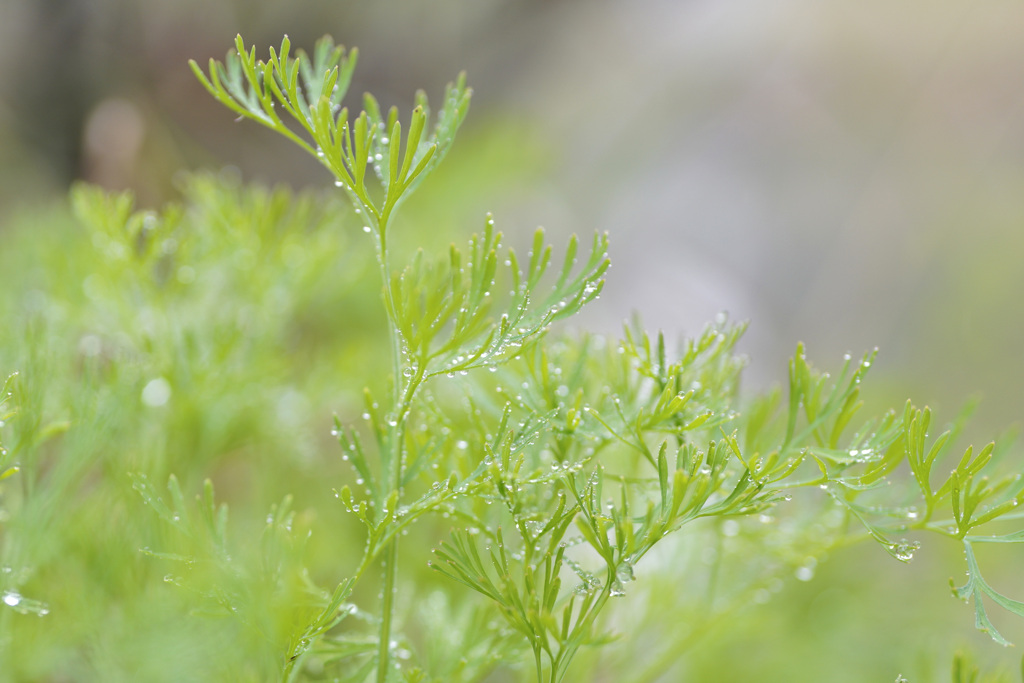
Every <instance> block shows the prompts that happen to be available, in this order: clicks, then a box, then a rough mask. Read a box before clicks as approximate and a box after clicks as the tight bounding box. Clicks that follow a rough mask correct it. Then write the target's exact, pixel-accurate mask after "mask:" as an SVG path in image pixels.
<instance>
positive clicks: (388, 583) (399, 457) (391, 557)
mask: <svg viewBox="0 0 1024 683" xmlns="http://www.w3.org/2000/svg"><path fill="white" fill-rule="evenodd" d="M387 218H388V216H387V213H386V212H385V213H384V214H383V215H381V216H380V218H379V219H378V221H377V235H376V237H377V240H378V242H377V244H378V247H379V249H378V252H377V262H378V265H379V266H380V277H381V282H382V285H383V288H384V299H385V306H386V309H387V317H388V336H389V338H390V340H391V371H392V380H391V387H392V399H391V412H390V414H389V416H388V423H389V438H388V442H387V447H388V450H389V451H390V452H389V453H386V454H382V455H384V458H383V460H384V462H385V465H386V469H387V471H388V473H389V474H390V479H391V481H390V482H389V483H390V485H391V488H390V491H387V492H386V493H385V494H384V496H383V500H387V499H388V498H389V497H390V494H392V493H394V494H396V499H395V508H396V510H397V508H398V506H399V504H400V498H401V490H402V476H403V472H402V469H403V461H404V458H403V453H402V450H403V448H404V446H403V442H404V438H405V418H406V415H407V413H408V407H409V403H410V402H411V400H412V396H413V394H414V392H415V385H414V382H415V378H414V380H413V381H412V382H410V385H409V386H408V387H406V389H405V390H404V391H403V389H402V386H401V378H402V376H403V375H402V371H403V369H404V368H403V361H402V339H401V332H400V331H399V328H398V323H397V321H396V319H395V317H396V315H397V313H396V311H395V306H394V293H393V292H392V291H391V268H390V266H389V264H388V253H387V241H386V237H385V235H386V234H387ZM381 502H383V501H381ZM396 510H383V509H382V513H383V514H395V512H396ZM382 564H383V578H382V588H381V590H382V591H383V594H382V601H381V620H380V641H379V643H378V644H377V683H386V682H387V678H388V671H389V669H390V668H391V627H392V621H393V619H394V612H395V590H396V582H397V578H398V537H397V536H395V537H394V538H392V539H391V540H390V541H388V544H387V548H386V549H385V551H384V560H383V563H382Z"/></svg>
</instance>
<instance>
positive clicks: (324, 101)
mask: <svg viewBox="0 0 1024 683" xmlns="http://www.w3.org/2000/svg"><path fill="white" fill-rule="evenodd" d="M290 52H291V43H290V41H289V40H288V37H287V36H286V37H285V38H284V40H283V41H282V43H281V48H280V50H279V51H275V50H274V48H271V49H270V58H269V59H268V60H267V61H263V60H259V59H257V58H256V48H255V47H250V48H248V49H247V48H246V46H245V43H244V42H243V40H242V37H241V36H238V37H237V38H236V40H235V50H233V51H230V52H229V53H228V55H227V57H226V58H225V60H224V62H223V63H221V62H218V61H216V60H213V59H211V60H210V64H209V76H207V75H206V74H205V73H204V72H203V70H202V69H201V68H200V67H199V65H198V64H196V63H195V62H194V61H193V62H191V63H190V64H191V66H192V71H193V72H194V73H195V74H196V77H197V78H198V79H199V80H200V82H201V83H202V84H203V85H204V86H205V87H206V89H207V90H208V91H209V92H210V93H211V94H212V95H213V96H214V97H215V98H216V99H217V100H218V101H219V102H221V103H222V104H224V105H225V106H226V107H228V108H229V109H231V110H232V111H234V112H236V113H237V114H239V116H240V117H243V118H247V119H251V120H253V121H257V122H258V123H260V124H262V125H264V126H267V127H268V128H270V129H272V130H274V131H276V132H278V133H280V134H281V135H284V136H285V137H287V138H288V139H289V140H292V141H293V142H294V143H296V144H297V145H298V146H299V147H301V148H302V149H304V150H306V151H307V152H309V153H310V154H313V155H314V156H316V158H317V159H319V160H320V161H321V163H322V164H323V165H324V166H325V167H326V168H327V169H328V170H329V171H330V172H331V173H332V174H333V175H334V176H335V178H336V180H335V184H336V185H337V186H338V187H340V188H343V189H344V191H345V193H346V194H347V195H348V196H349V198H350V199H351V200H352V202H353V204H354V205H355V207H356V209H357V211H358V212H359V213H361V214H363V215H364V217H365V219H366V221H367V223H368V225H366V226H365V228H364V229H365V230H366V231H367V232H371V231H372V232H374V233H375V234H376V236H377V238H378V239H379V240H380V243H381V245H382V247H383V245H384V243H385V241H386V238H387V235H386V232H387V225H388V222H389V219H390V218H391V215H392V213H393V212H394V211H395V209H396V208H397V207H398V205H399V204H400V203H401V201H403V200H404V199H405V198H406V197H408V196H409V195H410V194H411V192H412V191H413V190H414V189H415V188H416V186H417V185H418V184H419V182H420V181H421V180H422V179H423V178H424V177H425V176H426V174H428V173H429V172H430V171H431V170H432V169H434V168H435V167H436V166H437V165H438V164H439V163H440V162H441V160H442V159H443V158H444V156H445V155H446V154H447V153H448V150H449V149H450V148H451V145H452V143H453V141H454V139H455V133H456V131H457V130H458V128H459V125H460V124H461V123H462V120H463V119H464V118H465V116H466V112H467V111H468V110H469V98H470V94H471V91H470V90H468V89H467V88H466V79H465V75H460V76H459V78H458V80H457V81H456V82H454V83H452V84H449V85H448V88H447V89H446V91H445V94H444V104H443V106H442V108H441V110H440V111H439V112H438V115H437V120H436V123H435V126H434V129H433V130H432V131H430V132H429V133H428V131H427V123H428V121H429V120H430V105H429V102H428V101H427V96H426V95H425V94H424V93H423V92H422V91H420V92H417V93H416V107H415V108H414V109H413V111H412V115H411V118H410V121H409V129H408V131H406V136H405V139H404V141H403V139H402V124H401V123H400V122H399V121H398V110H397V108H395V107H392V108H391V109H390V110H389V111H388V113H387V115H386V116H385V115H384V114H382V112H381V109H380V105H379V104H378V103H377V101H376V99H374V97H373V96H372V95H370V94H366V95H365V96H364V103H363V104H364V110H363V111H362V112H360V114H359V115H358V116H356V117H355V119H354V120H352V121H350V120H349V111H348V108H347V107H344V106H342V104H341V102H342V100H343V99H344V97H345V95H346V93H347V92H348V88H349V85H350V83H351V81H352V72H353V70H354V69H355V66H356V61H357V59H358V56H359V53H358V51H357V50H352V51H351V52H350V53H347V54H346V51H345V48H344V47H342V46H335V45H334V43H333V41H332V40H331V39H330V38H326V37H325V38H323V39H322V40H320V41H319V42H318V43H317V45H316V49H315V50H314V52H313V56H312V57H310V56H309V55H307V54H306V53H304V52H303V51H302V50H299V51H298V53H297V55H296V56H295V57H294V58H293V57H291V56H290ZM277 105H281V109H283V110H284V111H286V112H287V113H288V115H289V116H290V117H291V118H292V119H293V120H294V121H295V122H297V123H298V124H299V126H301V128H302V130H303V131H304V132H305V133H306V135H307V136H308V138H306V137H302V136H301V135H300V134H298V133H296V132H294V131H293V130H292V129H291V128H289V127H288V126H287V125H286V124H285V123H284V121H282V120H281V117H280V115H279V114H278V110H277ZM367 168H372V169H373V171H374V173H375V174H376V176H377V178H378V179H379V181H380V185H379V188H373V187H368V186H367V183H366V181H367V179H368V178H367V173H366V172H367ZM375 190H379V191H378V192H374V191H375Z"/></svg>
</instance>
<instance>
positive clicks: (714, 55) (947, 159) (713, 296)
mask: <svg viewBox="0 0 1024 683" xmlns="http://www.w3.org/2000/svg"><path fill="white" fill-rule="evenodd" d="M1022 27H1024V6H1021V5H1020V4H1018V3H1005V2H1002V3H980V4H979V3H971V2H966V1H963V0H940V1H938V2H924V1H923V0H911V1H909V2H903V3H897V4H892V3H886V2H880V1H877V0H876V1H872V2H863V3H846V2H837V1H832V2H810V1H809V0H790V1H786V2H776V3H760V2H753V1H751V0H736V1H728V2H720V1H714V2H712V1H710V0H691V1H686V2H664V1H656V0H639V1H630V2H626V1H624V0H618V1H613V0H606V1H600V2H583V1H582V0H561V1H558V2H554V1H546V2H539V1H533V2H510V1H509V0H475V1H474V2H457V1H455V0H447V1H443V0H442V1H434V2H422V3H409V2H396V1H395V0H384V1H378V2H343V1H341V0H303V2H301V3H296V2H275V1H269V0H258V1H248V0H247V1H242V0H229V1H222V2H208V1H207V2H200V1H199V0H177V1H175V2H169V1H167V0H139V1H128V0H4V2H3V3H2V4H0V58H2V60H3V63H4V64H5V65H6V68H5V69H3V70H2V72H0V215H8V214H9V213H11V212H12V211H14V210H16V207H19V206H24V205H27V204H31V203H32V202H37V203H38V202H45V201H49V199H48V198H52V197H60V196H62V195H63V193H64V190H65V188H66V187H67V185H68V183H69V182H70V181H72V180H74V179H76V178H84V179H87V180H89V181H92V182H96V183H99V184H101V185H103V186H105V187H108V188H111V189H122V188H131V189H133V190H134V191H135V192H136V193H137V195H138V196H139V198H140V201H141V203H142V204H143V205H155V204H158V203H160V202H163V201H165V200H167V199H169V198H173V197H174V196H175V185H174V178H175V174H176V173H178V172H179V171H181V170H182V169H197V168H209V167H214V168H216V167H220V166H223V165H225V164H231V165H235V166H238V167H239V168H240V169H241V171H242V174H243V177H245V178H246V179H247V180H253V181H263V182H270V183H274V182H281V181H287V182H288V183H290V184H292V185H297V186H302V185H308V184H313V185H326V184H328V183H327V181H328V179H327V178H326V177H324V175H323V174H322V173H321V171H320V169H319V168H318V166H317V165H316V164H315V163H314V162H313V161H312V160H310V159H307V158H304V156H303V154H302V153H301V152H300V151H299V150H297V149H293V148H292V147H291V146H290V145H289V143H287V141H285V140H283V139H278V138H277V137H276V136H274V135H273V134H271V133H269V132H268V131H265V130H261V129H258V127H256V126H254V125H251V124H248V123H247V124H237V123H235V122H234V121H233V119H232V117H231V115H230V113H229V112H227V111H225V110H224V109H223V108H222V107H220V105H218V104H217V103H215V102H214V101H213V100H212V99H211V98H210V97H209V96H208V95H207V94H206V93H205V92H204V91H203V90H202V88H201V87H200V86H199V85H198V84H197V83H196V81H195V79H194V78H193V76H192V74H191V73H190V72H189V69H188V67H187V65H186V62H187V60H188V59H189V58H195V59H197V61H199V62H200V63H202V64H205V62H206V60H207V59H208V58H209V57H211V56H215V57H221V56H222V55H223V54H224V52H225V51H226V49H227V48H228V47H230V45H231V44H232V40H233V38H234V36H235V34H236V33H241V34H242V35H243V36H244V37H245V39H246V41H247V43H250V44H255V45H257V46H258V53H259V54H262V55H265V54H266V50H267V48H268V46H269V45H272V44H279V42H280V40H281V35H282V34H285V33H287V34H288V35H289V36H290V37H291V39H292V42H293V44H294V45H296V46H306V47H307V48H310V47H312V44H313V42H314V41H315V39H316V38H317V37H319V36H320V35H321V34H323V33H331V34H332V35H333V36H334V37H335V39H336V40H338V41H339V42H342V43H344V44H346V45H349V46H353V45H357V46H359V47H360V48H361V58H360V65H359V68H358V69H357V71H356V81H355V83H354V86H353V92H356V93H359V92H362V91H367V90H368V91H373V92H374V93H375V94H376V95H377V96H378V98H379V99H380V100H381V102H382V103H385V104H397V105H399V107H401V108H402V109H403V111H405V112H407V111H408V104H409V103H410V102H411V100H412V95H413V93H414V91H415V90H416V89H417V88H423V89H425V90H426V91H427V93H428V94H429V95H431V96H433V97H435V98H436V97H437V96H438V95H439V93H440V92H441V89H442V87H443V85H444V83H445V82H446V81H448V80H450V79H451V78H452V77H454V76H455V74H457V73H458V71H459V70H461V69H466V70H468V72H469V75H470V83H471V84H472V85H473V86H474V88H475V91H476V94H475V97H474V105H473V112H472V113H471V115H470V119H469V121H468V123H467V132H466V133H465V135H464V140H463V141H462V142H461V146H460V144H457V145H456V151H455V153H454V154H453V159H457V160H456V161H452V162H451V163H453V164H459V163H461V164H463V166H464V170H465V166H466V165H469V166H470V167H472V169H473V172H472V173H467V176H481V177H487V174H491V175H492V176H493V177H494V178H496V180H495V181H494V182H492V183H491V184H489V185H488V184H482V185H481V184H479V183H477V184H465V183H460V182H450V183H448V184H447V185H444V184H442V185H439V187H444V188H445V190H446V191H447V192H448V193H449V196H447V197H445V198H444V201H441V200H438V199H435V201H436V202H437V203H438V204H440V205H444V204H446V203H447V204H448V205H451V206H462V207H470V208H471V209H472V210H473V211H476V210H477V209H478V208H481V207H482V208H483V209H489V208H494V209H495V211H496V213H497V214H498V219H499V222H500V223H501V224H502V227H503V228H504V229H505V230H506V231H508V232H511V233H515V232H518V231H527V230H529V229H531V228H532V227H534V226H535V225H536V224H544V225H546V226H548V227H549V228H551V229H553V230H556V231H562V230H564V231H566V232H568V231H577V232H581V233H587V232H590V231H592V230H594V229H598V230H609V231H610V232H611V234H612V240H613V252H612V254H613V262H614V269H613V271H612V273H611V276H610V278H609V283H608V286H607V288H606V290H605V296H604V297H603V299H602V300H601V301H600V302H598V304H597V305H595V306H594V307H593V308H592V309H591V310H590V311H589V312H588V313H587V314H586V319H585V321H584V323H583V324H586V325H590V326H594V327H598V328H600V329H605V330H608V331H615V330H616V329H617V326H618V323H619V321H620V320H621V319H623V318H624V317H626V316H628V315H629V314H630V312H631V311H633V310H636V311H639V312H640V313H641V314H642V315H643V316H644V318H645V319H646V321H647V323H648V325H650V326H654V327H661V328H665V329H666V330H668V331H669V332H670V333H676V332H695V331H696V330H697V329H698V328H699V327H700V326H701V325H702V324H703V322H704V321H706V320H708V319H710V318H711V317H713V316H714V315H715V314H716V313H717V312H719V311H722V310H727V311H729V313H730V315H731V316H732V317H733V318H737V319H749V320H750V321H751V328H750V332H749V333H748V337H747V339H746V341H745V344H746V346H745V349H746V351H747V352H748V353H749V354H750V356H751V357H752V359H753V361H752V367H751V370H750V373H749V375H748V377H749V381H750V383H751V384H752V385H753V386H758V387H760V386H764V385H765V384H767V383H769V382H776V381H780V380H782V379H783V378H784V377H785V365H784V363H785V358H786V356H787V355H788V354H790V353H791V352H792V349H793V348H794V347H795V344H796V342H797V341H798V340H804V341H806V342H807V343H808V345H809V349H810V353H811V355H812V357H813V358H816V359H818V360H819V362H820V364H822V365H826V366H833V367H834V366H835V365H837V364H838V362H839V358H840V357H841V355H842V354H843V353H844V352H846V351H850V352H852V353H854V354H857V353H859V352H861V351H862V350H864V349H868V348H871V347H874V346H876V345H877V346H879V347H881V355H880V357H879V363H878V370H877V371H876V372H877V375H879V376H880V377H876V379H875V384H876V387H878V388H877V389H876V391H877V392H878V393H879V394H880V395H881V396H882V397H883V398H884V400H886V401H890V400H893V399H896V400H898V399H899V398H900V397H901V396H906V395H908V394H909V395H912V396H914V397H915V400H918V401H920V402H922V403H923V402H926V401H934V402H937V403H938V404H939V407H940V409H941V410H940V415H942V416H944V417H951V416H952V415H953V413H954V412H955V411H956V410H957V409H958V408H959V404H960V402H961V400H962V399H963V398H964V397H966V396H967V395H968V394H972V393H975V392H980V393H981V394H982V395H983V396H984V397H985V401H984V402H983V404H982V407H981V409H980V411H979V424H980V425H981V427H979V431H980V432H984V433H985V435H986V436H987V435H991V434H992V433H994V431H995V430H996V428H997V427H999V426H1004V425H1006V424H1008V423H1009V422H1011V421H1014V420H1019V419H1020V418H1021V417H1022V414H1024V409H1022V405H1021V402H1022V398H1024V392H1022V391H1021V389H1020V387H1021V386H1022V385H1024V360H1022V358H1021V354H1020V353H1019V350H1020V349H1021V348H1024V310H1022V305H1021V303H1020V300H1021V294H1022V292H1024V269H1022V267H1021V263H1022V257H1024V40H1022V31H1024V29H1022ZM502 131H505V132H502ZM524 131H525V132H524ZM503 135H504V136H505V137H504V138H502V136H503ZM527 135H528V136H532V137H531V138H530V139H531V140H533V141H534V142H536V143H537V145H538V147H539V148H540V149H541V150H542V151H543V154H541V155H539V156H534V157H519V158H517V159H515V161H516V163H520V164H522V166H523V167H522V168H519V169H518V170H514V172H513V171H510V170H509V168H508V166H509V164H510V163H512V162H510V161H509V159H508V157H507V156H501V155H500V154H499V155H498V156H496V157H495V156H493V155H492V156H491V157H488V156H486V155H481V154H477V153H476V152H474V149H484V148H486V149H493V148H494V140H504V141H505V142H506V143H507V145H511V146H514V145H515V144H516V142H517V139H518V138H517V137H516V136H527ZM467 140H469V142H467ZM488 141H490V142H488ZM488 144H491V147H488ZM498 147H500V145H498ZM474 154H476V156H474ZM510 172H511V173H513V174H514V175H515V177H517V178H519V179H520V181H522V179H524V178H525V179H527V180H528V182H518V183H517V184H516V185H515V186H514V189H513V191H511V192H510V191H509V185H508V184H507V183H506V182H504V180H503V179H504V178H506V177H507V175H503V174H508V173H510ZM516 174H517V175H516ZM456 177H458V176H456ZM467 211H468V209H467ZM447 219H448V220H454V219H453V218H452V216H451V215H449V216H448V217H447ZM458 220H460V221H461V220H463V214H461V213H460V214H458ZM476 225H477V223H476V222H475V221H474V222H472V223H470V224H467V225H465V226H464V229H465V230H466V231H468V230H471V229H473V228H475V227H476ZM985 430H988V431H985Z"/></svg>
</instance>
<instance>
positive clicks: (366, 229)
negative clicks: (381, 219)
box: [363, 225, 372, 233]
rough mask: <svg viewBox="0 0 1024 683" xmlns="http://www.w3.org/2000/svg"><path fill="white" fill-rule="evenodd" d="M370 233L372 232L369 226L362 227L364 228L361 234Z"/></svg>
mask: <svg viewBox="0 0 1024 683" xmlns="http://www.w3.org/2000/svg"><path fill="white" fill-rule="evenodd" d="M371 231H372V230H371V228H370V226H369V225H364V226H363V232H367V233H368V232H371Z"/></svg>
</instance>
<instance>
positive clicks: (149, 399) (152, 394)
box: [142, 377, 171, 408]
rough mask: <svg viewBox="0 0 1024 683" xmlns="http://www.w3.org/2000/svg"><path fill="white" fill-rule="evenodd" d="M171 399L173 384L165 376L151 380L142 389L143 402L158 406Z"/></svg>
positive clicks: (152, 406) (150, 405)
mask: <svg viewBox="0 0 1024 683" xmlns="http://www.w3.org/2000/svg"><path fill="white" fill-rule="evenodd" d="M170 399H171V384H170V382H168V381H167V380H166V379H164V378H163V377H157V378H156V379H152V380H150V381H149V382H148V383H147V384H146V386H145V387H144V388H143V389H142V402H143V403H144V404H145V405H147V406H149V407H151V408H158V407H160V406H162V405H166V403H167V402H168V401H169V400H170Z"/></svg>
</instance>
